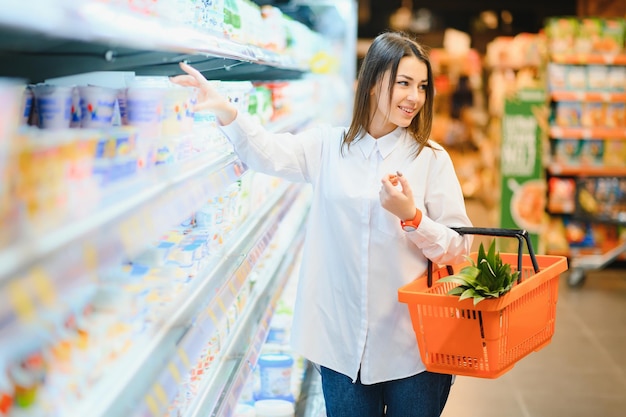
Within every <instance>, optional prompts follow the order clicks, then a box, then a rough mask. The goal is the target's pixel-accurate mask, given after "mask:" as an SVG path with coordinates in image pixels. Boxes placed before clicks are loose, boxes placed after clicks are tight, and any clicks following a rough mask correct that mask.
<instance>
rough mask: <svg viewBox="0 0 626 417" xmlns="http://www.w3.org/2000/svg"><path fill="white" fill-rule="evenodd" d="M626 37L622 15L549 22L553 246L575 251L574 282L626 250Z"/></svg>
mask: <svg viewBox="0 0 626 417" xmlns="http://www.w3.org/2000/svg"><path fill="white" fill-rule="evenodd" d="M624 36H625V29H624V19H623V18H596V17H554V18H551V19H549V20H548V21H547V22H546V43H547V46H548V49H547V50H548V55H547V66H546V84H547V91H548V94H549V101H550V116H549V119H548V120H549V128H548V136H549V145H548V149H549V150H548V152H549V158H548V161H547V175H548V178H547V183H548V187H547V210H548V212H549V214H550V215H551V219H550V225H549V227H550V229H549V232H548V235H549V236H550V238H549V239H548V246H547V250H548V251H551V252H553V253H554V252H561V253H568V254H569V255H570V257H572V258H574V259H573V261H572V268H571V269H572V272H571V273H570V276H569V282H570V284H572V285H577V284H579V283H581V282H582V281H583V280H584V274H585V271H586V270H587V269H593V268H601V267H603V266H604V265H606V264H607V263H609V262H611V261H612V260H614V259H616V258H617V257H619V256H621V255H622V254H623V253H624V252H626V237H625V236H624V218H623V217H624V202H625V201H626V194H625V191H626V189H625V188H624V179H625V178H626V113H625V108H624V93H625V86H626V59H625V57H626V55H625V44H624Z"/></svg>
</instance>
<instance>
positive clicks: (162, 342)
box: [73, 186, 296, 417]
mask: <svg viewBox="0 0 626 417" xmlns="http://www.w3.org/2000/svg"><path fill="white" fill-rule="evenodd" d="M295 192H296V191H295V190H294V186H290V187H288V186H283V187H281V188H280V189H278V190H277V191H276V193H275V194H274V195H273V196H272V197H271V198H269V199H268V201H267V202H266V203H265V204H264V206H263V207H261V208H260V209H259V210H258V215H256V216H250V217H249V218H248V220H247V221H246V222H245V223H244V224H243V225H242V228H241V229H240V230H238V232H237V234H236V236H237V238H236V240H233V241H232V242H227V243H226V246H225V248H224V251H223V253H222V254H216V256H215V261H214V262H213V263H211V264H210V265H208V266H207V268H206V269H205V271H206V272H205V273H204V274H203V275H204V278H199V277H198V278H197V279H196V280H195V282H197V284H196V285H194V286H192V287H190V288H189V289H188V290H186V291H185V293H184V294H181V295H180V297H179V298H178V301H176V302H174V303H173V304H172V310H171V311H168V312H165V314H163V322H162V323H160V325H158V329H157V331H156V333H154V334H146V335H145V336H144V337H143V338H142V339H141V340H138V341H137V342H136V343H135V344H134V348H133V349H132V351H130V352H129V353H128V355H126V356H125V357H123V358H122V359H121V360H120V361H119V362H117V363H116V364H115V368H114V369H111V371H110V373H109V375H110V376H113V378H110V377H109V378H105V379H103V380H102V381H101V382H100V383H99V384H98V385H97V386H95V387H94V389H92V390H90V393H89V397H88V398H87V399H85V401H84V402H83V403H81V404H80V406H79V407H75V410H74V413H73V415H75V416H77V417H78V416H84V415H90V416H110V415H131V414H132V413H133V412H134V411H135V410H137V408H138V407H139V404H142V405H144V406H146V407H147V406H148V405H151V403H149V402H147V398H149V396H146V393H148V391H149V390H150V387H152V389H153V390H154V389H158V390H159V392H161V393H162V394H165V395H167V394H169V395H168V397H170V398H169V399H170V400H171V396H172V395H173V393H174V391H175V390H176V389H177V388H178V386H177V383H178V382H180V378H181V375H185V372H188V371H189V369H188V364H189V361H193V359H194V356H197V342H198V337H200V336H203V337H204V341H205V342H206V340H207V339H206V337H207V333H206V330H207V329H206V326H205V327H204V328H202V327H201V326H199V324H201V323H202V316H203V313H202V312H206V313H207V314H208V311H211V312H215V315H213V317H214V318H215V319H217V320H219V319H220V318H221V317H223V315H224V314H225V310H222V307H225V306H226V305H229V304H232V301H233V297H234V294H235V293H236V290H237V289H238V288H240V287H241V285H242V282H243V280H245V279H246V278H247V275H248V273H249V271H250V269H251V266H252V265H253V264H254V263H255V262H256V261H257V260H258V256H259V253H261V252H262V250H263V249H264V248H265V247H266V246H267V244H268V241H269V240H271V238H272V237H273V236H274V234H275V233H276V230H277V228H278V225H279V224H280V222H281V220H282V218H283V216H284V213H285V211H286V210H287V209H288V207H289V205H288V204H284V203H286V202H288V201H289V200H290V199H291V198H293V195H294V193H295ZM279 203H280V204H279ZM220 255H221V256H220ZM200 276H202V275H200ZM196 336H197V337H196ZM194 337H195V339H196V340H194ZM155 381H157V382H156V384H155ZM164 405H165V404H164ZM148 410H150V407H148ZM144 415H145V414H144ZM148 415H151V414H148Z"/></svg>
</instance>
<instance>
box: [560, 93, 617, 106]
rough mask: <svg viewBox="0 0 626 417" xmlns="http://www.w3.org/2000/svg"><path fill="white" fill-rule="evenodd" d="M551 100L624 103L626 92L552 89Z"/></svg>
mask: <svg viewBox="0 0 626 417" xmlns="http://www.w3.org/2000/svg"><path fill="white" fill-rule="evenodd" d="M550 97H551V99H552V100H553V101H585V102H603V103H624V102H626V92H608V91H553V92H551V93H550Z"/></svg>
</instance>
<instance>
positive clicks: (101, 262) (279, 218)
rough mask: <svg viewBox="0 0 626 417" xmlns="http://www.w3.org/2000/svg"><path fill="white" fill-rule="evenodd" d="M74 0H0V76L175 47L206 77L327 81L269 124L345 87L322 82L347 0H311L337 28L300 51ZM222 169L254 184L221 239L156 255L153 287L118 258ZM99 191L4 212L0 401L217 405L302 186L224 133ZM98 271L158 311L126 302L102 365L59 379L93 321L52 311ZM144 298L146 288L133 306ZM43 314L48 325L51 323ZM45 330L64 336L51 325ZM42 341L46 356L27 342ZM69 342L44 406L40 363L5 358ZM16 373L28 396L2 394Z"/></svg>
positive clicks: (161, 228)
mask: <svg viewBox="0 0 626 417" xmlns="http://www.w3.org/2000/svg"><path fill="white" fill-rule="evenodd" d="M79 3H80V4H75V3H72V2H66V1H63V0H58V1H47V0H46V1H43V0H29V1H24V2H21V3H19V4H9V3H8V2H6V1H4V0H2V1H0V6H1V7H2V9H3V10H5V12H3V13H2V15H0V76H1V77H15V78H19V79H21V80H24V82H29V83H40V82H46V81H47V80H50V79H57V77H64V78H68V77H70V78H71V77H78V78H77V79H79V80H80V81H81V82H89V80H90V79H91V78H90V77H92V76H96V74H97V75H98V76H101V75H102V74H103V73H105V74H106V73H112V72H115V73H121V72H124V73H132V74H133V75H135V76H169V75H172V74H177V73H180V70H179V68H178V62H180V61H181V60H186V61H188V62H189V63H191V64H192V65H194V66H195V67H196V68H198V69H199V70H200V71H202V72H203V73H204V74H205V76H207V78H209V79H212V80H219V81H229V82H230V81H232V82H236V81H247V82H253V83H255V84H264V83H269V82H280V83H289V82H299V81H304V82H310V83H312V84H313V85H316V86H322V88H321V89H320V93H319V94H316V95H315V96H316V99H317V100H320V96H321V97H322V100H323V99H324V93H323V92H324V91H333V94H334V96H333V97H332V99H333V101H332V104H331V105H328V102H323V101H321V102H320V101H315V100H314V99H313V97H309V96H305V98H302V97H299V98H298V100H300V101H302V102H298V103H293V108H294V109H295V110H297V111H295V110H294V111H293V112H292V113H287V114H286V115H285V116H284V117H281V118H276V119H273V120H272V121H271V123H268V125H267V127H268V129H271V130H274V131H280V132H287V131H297V130H298V129H301V128H303V127H304V126H307V125H308V124H310V123H314V122H315V121H316V120H317V119H318V118H320V117H323V118H324V120H325V121H331V122H337V121H341V122H343V121H344V120H343V119H342V118H344V117H345V115H347V114H348V112H349V109H350V103H348V102H347V101H346V100H347V97H349V96H348V95H342V94H341V89H338V88H335V87H337V86H338V85H343V84H345V85H351V83H352V81H353V78H354V75H355V74H354V68H355V65H354V63H352V62H351V61H350V59H351V57H353V56H354V53H353V51H354V48H355V44H356V30H355V28H356V23H355V22H356V4H355V3H356V2H353V1H348V0H346V1H340V2H314V3H311V5H310V7H311V9H312V10H313V11H314V12H316V13H324V12H325V10H327V9H338V10H339V9H340V11H341V13H338V14H336V15H337V16H341V17H342V18H343V19H344V20H343V21H340V20H337V24H338V25H344V26H345V27H344V30H343V31H341V36H339V37H337V35H336V34H335V35H332V36H331V35H325V34H324V33H315V32H314V31H311V36H313V37H314V39H315V42H313V43H312V45H314V46H317V47H318V51H317V54H316V55H315V57H314V58H311V57H308V58H307V59H304V58H303V57H302V56H301V55H298V53H285V52H284V51H283V52H280V51H277V50H272V49H267V48H263V47H259V46H258V45H254V44H251V43H249V42H246V41H245V40H243V39H235V38H233V37H229V36H227V35H226V34H223V33H221V34H220V33H212V32H208V31H206V30H203V29H198V28H196V27H190V26H189V25H188V24H183V23H181V22H180V21H179V20H175V19H173V18H171V16H168V15H167V13H166V12H164V10H153V11H152V12H151V13H144V12H145V11H142V12H137V11H132V10H131V11H129V10H127V9H122V8H119V7H115V6H114V5H112V4H110V3H107V2H98V1H88V2H79ZM148 3H156V2H147V3H146V4H148ZM160 3H163V4H166V3H172V4H173V2H166V1H163V2H160ZM300 3H301V4H302V5H303V6H306V5H307V2H300ZM239 4H240V5H241V2H240V3H239ZM167 10H171V9H167ZM292 52H293V51H292ZM299 52H301V51H299ZM251 85H252V84H251ZM307 100H310V101H307ZM338 108H341V111H336V110H337V109H338ZM303 109H305V110H304V111H303ZM331 114H332V116H333V117H335V119H334V120H333V119H332V118H331V119H329V117H328V116H329V115H331ZM0 139H2V140H4V139H5V138H4V137H3V138H0ZM235 184H239V187H240V188H238V190H239V192H240V193H241V192H242V189H243V188H245V187H248V188H245V190H244V191H247V192H249V193H255V192H256V194H255V197H254V198H252V197H248V198H250V199H251V200H252V201H248V203H249V204H250V208H249V210H250V212H249V213H248V212H246V213H244V215H242V216H241V217H239V218H237V219H236V220H237V222H236V224H231V225H229V227H230V229H229V230H228V234H227V235H226V234H225V235H224V236H221V238H223V243H222V244H221V245H220V246H219V247H218V248H217V249H214V250H213V251H212V252H210V253H209V256H207V257H205V258H202V261H201V262H198V265H199V266H198V267H197V270H194V272H193V273H189V274H190V275H189V276H187V275H186V274H187V273H188V272H181V271H180V270H178V271H174V270H169V269H166V268H163V271H169V272H170V273H171V275H169V276H168V275H167V274H165V275H164V276H166V277H171V279H172V280H174V281H176V282H177V283H178V282H179V281H180V283H179V284H177V285H176V291H175V292H172V293H159V294H158V296H157V295H155V294H156V290H154V288H155V287H154V286H150V285H147V280H149V279H154V277H152V278H150V273H152V272H154V271H150V273H148V272H146V270H145V268H144V269H142V268H140V266H141V265H140V263H139V262H135V263H133V260H136V259H139V258H141V257H144V258H146V257H147V258H151V256H153V255H154V252H155V250H156V251H158V250H159V242H161V243H163V242H164V240H163V239H164V236H171V235H174V234H180V236H183V235H185V234H187V233H189V230H191V229H192V227H191V226H190V225H189V224H188V223H186V222H188V220H189V219H190V218H193V216H194V215H195V213H196V212H197V211H198V210H200V209H202V207H203V205H205V204H206V202H207V200H211V199H216V198H222V197H223V196H227V193H228V192H230V191H229V190H231V189H232V187H233V185H235ZM241 184H247V185H241ZM255 187H256V188H258V189H255ZM0 191H2V190H0ZM101 197H102V198H100V199H99V200H98V201H97V204H94V206H93V207H90V209H89V210H85V212H84V214H82V215H81V216H74V217H71V218H67V216H66V217H65V218H64V217H60V218H59V219H57V221H55V222H54V223H52V224H47V226H46V227H45V228H43V229H39V228H37V227H30V228H22V227H18V228H17V229H16V230H13V229H11V233H12V236H11V237H12V238H11V239H4V236H3V239H2V241H3V242H5V241H6V242H8V243H6V245H3V246H2V247H0V346H1V348H0V371H2V377H0V396H2V401H1V403H2V405H1V406H0V415H2V416H5V415H7V416H10V417H13V416H32V415H38V416H44V415H45V416H48V415H50V416H82V415H90V416H118V415H119V416H122V415H123V416H131V415H132V416H137V417H139V416H141V417H148V416H155V417H156V416H161V415H165V414H167V413H170V412H173V410H176V412H177V413H178V415H187V416H194V417H195V416H197V417H200V416H205V415H207V416H208V415H211V416H229V415H232V413H233V411H234V407H235V405H236V402H237V399H238V396H239V394H240V392H241V390H242V386H243V384H244V382H245V380H246V378H247V377H248V376H249V374H250V372H251V369H253V368H254V366H255V363H256V360H257V358H258V355H259V352H260V349H261V345H262V344H263V342H264V340H265V337H266V336H267V332H268V323H269V321H270V319H271V317H272V313H273V309H274V308H275V305H276V302H277V299H278V297H279V295H280V293H281V288H282V286H284V284H285V281H286V279H287V278H288V276H290V275H292V273H293V271H292V269H293V268H294V265H296V264H297V262H296V260H297V258H298V256H299V251H300V248H301V245H302V239H303V226H302V225H303V222H304V219H305V217H306V214H307V211H308V200H309V189H308V188H307V187H305V186H302V185H296V184H290V183H286V182H283V181H279V180H278V179H274V178H271V177H266V176H264V175H261V174H258V173H255V172H252V171H250V170H249V169H248V168H247V167H246V166H245V164H243V163H242V162H241V161H240V160H239V159H238V157H237V156H236V155H235V154H234V153H233V152H232V149H231V150H230V151H228V150H226V151H224V150H223V151H222V152H221V153H219V154H217V155H216V154H212V155H211V157H207V158H202V159H198V158H196V159H191V160H187V161H185V162H184V163H183V162H181V163H176V164H172V165H168V164H166V165H161V166H155V167H153V168H152V169H150V170H145V171H142V172H141V173H140V174H138V175H136V176H133V177H130V178H128V179H126V180H124V181H121V182H120V183H118V184H116V185H115V187H113V188H111V189H109V190H107V193H106V194H105V195H103V196H101ZM174 232H175V233H174ZM193 233H194V232H191V233H190V236H191V235H193ZM180 239H182V238H180ZM167 243H169V242H167ZM146 253H147V254H148V255H146ZM150 254H152V255H150ZM194 256H195V255H194ZM144 258H142V259H144ZM128 268H130V270H129V269H128ZM148 269H150V268H148ZM111 271H113V272H111ZM129 271H130V272H129ZM163 271H161V270H159V272H160V273H163ZM122 272H123V273H122ZM106 274H112V275H115V274H118V275H117V279H119V276H120V274H121V276H125V277H127V278H132V280H131V281H130V282H125V283H124V285H121V286H119V287H121V288H124V290H125V291H126V290H128V291H130V292H129V293H123V294H122V293H115V294H117V295H120V294H122V295H123V296H124V297H123V299H124V301H129V305H132V306H133V309H132V314H133V315H134V314H138V312H137V311H136V309H135V307H136V305H135V303H136V302H137V299H138V298H141V299H142V300H143V301H145V300H147V299H150V298H159V299H158V302H157V303H156V304H155V305H156V306H158V311H157V312H155V311H152V312H150V311H148V312H146V311H142V312H141V313H140V314H146V317H149V318H147V319H145V323H144V325H142V329H141V330H137V329H135V331H134V332H135V333H133V336H132V337H131V338H130V339H129V340H126V342H125V343H121V344H120V345H119V346H116V348H117V350H115V352H114V353H111V357H110V358H109V359H108V361H107V362H106V366H105V367H104V368H102V369H97V370H91V371H93V372H95V373H94V374H92V373H90V372H87V370H85V369H80V372H84V377H82V378H83V379H78V380H76V381H74V380H72V376H73V375H74V371H75V370H78V369H75V368H74V367H76V366H77V363H76V362H80V361H79V359H80V358H81V356H80V355H89V351H88V350H82V349H77V347H76V346H78V345H77V343H78V342H79V341H82V342H83V343H84V344H87V345H89V339H88V337H87V336H88V335H92V334H98V333H99V330H101V329H98V328H97V327H96V328H89V329H84V330H86V331H85V334H83V333H80V332H79V333H80V334H79V333H76V334H75V333H73V330H74V328H71V329H70V328H66V327H67V326H68V325H69V324H70V323H69V322H70V321H71V320H75V318H76V317H77V316H79V315H80V314H82V313H84V312H82V311H80V309H81V308H82V306H84V305H85V300H87V299H90V297H92V296H93V295H94V293H97V292H98V290H99V289H101V285H102V282H103V278H102V277H103V275H106ZM124 274H126V275H124ZM151 284H154V283H151ZM116 288H118V287H116ZM118 289H119V288H118ZM135 297H137V299H135ZM166 301H167V302H166ZM146 305H148V306H150V305H151V304H149V303H148V304H141V306H142V307H141V308H142V309H145V308H146ZM127 311H128V312H131V310H127ZM127 321H129V322H130V318H129V317H124V316H120V317H119V323H117V324H119V326H122V325H123V324H124V325H126V324H127ZM72 325H76V324H75V323H72ZM147 326H149V327H147ZM144 327H145V328H144ZM78 328H80V323H79V324H78ZM50 329H52V330H54V332H59V333H54V335H52V334H50V333H49V330H50ZM146 329H147V330H146ZM70 333H71V334H70ZM59 334H60V335H63V337H67V339H65V338H61V339H62V340H59V339H56V338H57V337H58V336H59ZM103 336H105V335H100V337H103ZM105 337H107V338H108V336H105ZM107 340H109V339H107ZM216 341H218V342H219V343H218V345H219V349H218V350H216V346H217V345H216V344H215V343H216ZM44 348H50V349H48V350H49V351H52V353H53V356H52V357H46V358H43V357H42V355H41V354H40V353H41V352H40V351H41V350H42V349H44ZM91 348H94V346H91ZM76 352H79V353H80V355H78V356H75V357H74V361H75V362H72V361H70V362H63V363H62V366H65V367H66V369H63V370H61V371H60V372H59V369H60V367H61V365H59V364H58V363H57V364H56V365H55V372H57V373H56V374H54V377H55V378H62V377H63V378H67V379H68V381H70V382H68V384H69V383H71V384H75V385H76V386H73V388H72V389H70V390H69V391H64V390H59V391H58V392H56V394H58V397H59V398H57V400H58V401H57V402H56V403H55V404H56V408H55V409H54V410H49V409H47V408H45V407H42V406H41V402H38V401H37V398H36V395H35V394H36V393H37V389H36V388H38V387H39V388H40V387H41V384H45V383H46V382H44V381H43V379H39V378H42V377H43V375H45V373H46V372H47V371H46V370H45V369H38V370H37V371H40V372H39V373H38V374H37V375H36V376H33V374H32V373H31V374H29V373H28V372H22V373H21V374H20V375H17V377H16V375H15V373H10V372H8V371H9V370H11V371H13V370H14V369H16V368H19V370H20V372H21V371H23V369H22V368H21V366H22V365H23V364H24V363H25V362H26V361H33V358H34V359H36V360H37V361H41V360H42V359H45V360H46V361H51V360H52V361H54V360H55V358H57V356H55V355H59V356H58V357H63V358H65V357H69V358H71V357H72V355H76ZM216 352H218V353H217V354H215V353H216ZM33 354H34V355H33ZM209 354H212V355H213V356H210V355H209ZM209 356H210V357H209ZM85 357H86V356H85ZM38 363H39V362H38ZM50 363H52V362H50ZM30 364H31V365H32V363H30ZM57 368H58V369H57ZM78 368H80V366H78ZM28 370H29V371H32V369H31V368H28ZM96 371H97V372H96ZM9 374H10V377H5V375H9ZM200 374H202V375H200ZM94 375H95V376H94ZM20 377H23V379H20ZM33 378H34V379H33ZM16 381H17V382H24V385H25V386H24V387H21V388H24V389H27V388H30V389H31V390H30V391H28V392H29V393H30V395H31V396H29V397H25V396H23V397H22V398H21V404H16V403H13V404H12V405H11V406H10V408H6V409H4V408H3V407H6V402H5V400H6V399H7V398H8V397H12V396H13V397H15V394H16V393H15V392H14V391H12V388H13V387H14V385H13V383H15V382H16ZM57 382H58V381H57ZM62 382H63V381H61V384H62ZM40 392H41V390H39V393H40ZM190 393H193V395H190ZM46 395H47V396H53V395H55V392H46ZM13 399H15V398H13ZM59 404H60V406H59Z"/></svg>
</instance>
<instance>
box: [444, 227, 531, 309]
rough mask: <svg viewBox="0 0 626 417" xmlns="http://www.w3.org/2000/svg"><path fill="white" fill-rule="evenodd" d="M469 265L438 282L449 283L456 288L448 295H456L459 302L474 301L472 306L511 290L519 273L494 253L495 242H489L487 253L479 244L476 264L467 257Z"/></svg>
mask: <svg viewBox="0 0 626 417" xmlns="http://www.w3.org/2000/svg"><path fill="white" fill-rule="evenodd" d="M467 259H468V260H469V261H470V262H471V265H467V266H465V267H463V268H462V269H461V270H460V271H459V272H458V273H456V274H454V275H450V276H447V277H444V278H441V279H440V280H439V282H451V283H454V284H458V286H456V287H454V288H452V289H451V290H450V291H448V295H458V296H459V301H461V300H465V299H467V298H473V299H474V305H476V304H478V303H479V302H481V301H482V300H484V299H487V298H498V297H500V296H501V295H503V294H506V293H507V292H509V291H510V290H511V288H513V285H514V284H515V281H516V280H517V277H518V276H519V271H515V272H512V271H511V265H509V264H506V263H504V262H503V261H502V258H500V254H499V253H498V252H496V241H495V239H494V240H492V241H491V245H490V246H489V251H488V252H485V248H484V246H483V244H482V242H481V244H480V247H479V248H478V256H477V258H476V262H474V260H473V259H471V258H469V257H467Z"/></svg>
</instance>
